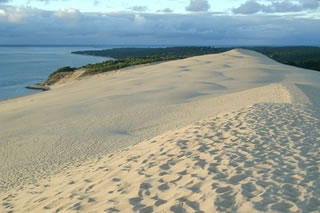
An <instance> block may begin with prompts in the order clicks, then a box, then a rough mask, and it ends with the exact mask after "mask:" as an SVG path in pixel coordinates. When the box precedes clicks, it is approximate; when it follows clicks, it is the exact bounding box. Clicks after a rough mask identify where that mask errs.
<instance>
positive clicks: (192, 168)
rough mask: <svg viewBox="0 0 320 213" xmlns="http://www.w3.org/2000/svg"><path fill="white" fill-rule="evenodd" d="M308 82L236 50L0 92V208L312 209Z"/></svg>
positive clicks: (319, 161) (301, 74) (315, 114)
mask: <svg viewBox="0 0 320 213" xmlns="http://www.w3.org/2000/svg"><path fill="white" fill-rule="evenodd" d="M318 82H320V74H319V73H317V72H312V71H308V70H302V69H298V68H294V67H289V66H285V65H281V64H278V63H276V62H274V61H272V60H271V59H269V58H266V57H264V56H262V55H260V54H258V53H255V52H252V51H247V50H234V51H230V52H227V53H223V54H218V55H208V56H200V57H193V58H189V59H185V60H180V61H172V62H168V63H162V64H158V65H152V66H146V67H139V68H136V69H130V70H127V71H125V72H114V73H109V74H106V75H100V76H96V77H93V78H92V79H86V80H84V81H77V82H74V83H71V84H67V85H65V86H64V87H60V88H56V89H54V90H52V91H49V92H45V93H41V94H36V95H32V96H27V97H23V98H19V99H13V100H8V101H4V102H0V122H1V123H4V124H6V125H5V126H4V127H3V128H1V129H0V139H1V140H0V164H1V167H0V187H1V191H2V192H0V200H1V204H0V212H2V211H4V212H7V211H8V212H9V211H13V212H44V211H48V212H74V211H82V212H103V211H104V212H259V211H263V212H312V211H314V212H317V211H318V212H319V211H320V182H319V175H320V173H319V165H320V155H319V153H320V131H319V129H320V110H319V107H320V101H319V100H320V99H319V98H318V97H317V96H318V94H319V92H320V89H319V87H318V86H317V85H318ZM192 123H193V124H192ZM190 124H191V125H190ZM141 141H142V142H141ZM138 142H139V143H138ZM117 150H120V151H117ZM111 152H113V154H107V153H111ZM27 183H29V184H27Z"/></svg>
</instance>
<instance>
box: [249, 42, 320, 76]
mask: <svg viewBox="0 0 320 213" xmlns="http://www.w3.org/2000/svg"><path fill="white" fill-rule="evenodd" d="M247 49H250V50H254V51H257V52H260V53H262V54H264V55H266V56H268V57H270V58H272V59H273V60H275V61H278V62H279V63H282V64H287V65H291V66H296V67H300V68H305V69H311V70H316V71H320V48H319V47H302V46H300V47H252V48H247Z"/></svg>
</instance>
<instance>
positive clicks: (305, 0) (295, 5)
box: [232, 0, 320, 14]
mask: <svg viewBox="0 0 320 213" xmlns="http://www.w3.org/2000/svg"><path fill="white" fill-rule="evenodd" d="M319 7H320V3H319V0H296V1H289V0H279V1H274V0H271V1H270V3H269V4H265V3H260V2H259V1H257V0H249V1H246V2H245V3H243V4H242V5H240V6H239V7H237V8H234V9H233V10H232V11H233V13H235V14H254V13H259V12H262V13H289V12H302V11H309V10H316V9H317V8H319Z"/></svg>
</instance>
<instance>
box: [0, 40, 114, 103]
mask: <svg viewBox="0 0 320 213" xmlns="http://www.w3.org/2000/svg"><path fill="white" fill-rule="evenodd" d="M88 49H90V50H92V49H107V47H103V46H73V47H66V46H0V100H4V99H9V98H14V97H18V96H24V95H28V94H32V93H36V92H39V91H36V90H30V89H26V88H25V87H26V86H27V85H30V84H35V83H40V82H42V81H43V80H45V79H46V78H47V77H48V75H49V74H50V73H52V72H54V71H55V70H56V69H58V68H60V67H63V66H72V67H79V66H83V65H85V64H88V63H97V62H101V61H105V60H108V59H107V58H102V57H92V56H82V55H75V54H71V52H72V51H77V50H88Z"/></svg>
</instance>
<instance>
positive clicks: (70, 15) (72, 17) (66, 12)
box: [55, 8, 81, 22]
mask: <svg viewBox="0 0 320 213" xmlns="http://www.w3.org/2000/svg"><path fill="white" fill-rule="evenodd" d="M55 15H56V16H57V17H59V18H61V19H65V20H68V21H72V22H77V21H79V20H80V18H81V13H80V11H79V10H77V9H74V8H70V9H61V10H59V11H57V12H55Z"/></svg>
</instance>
